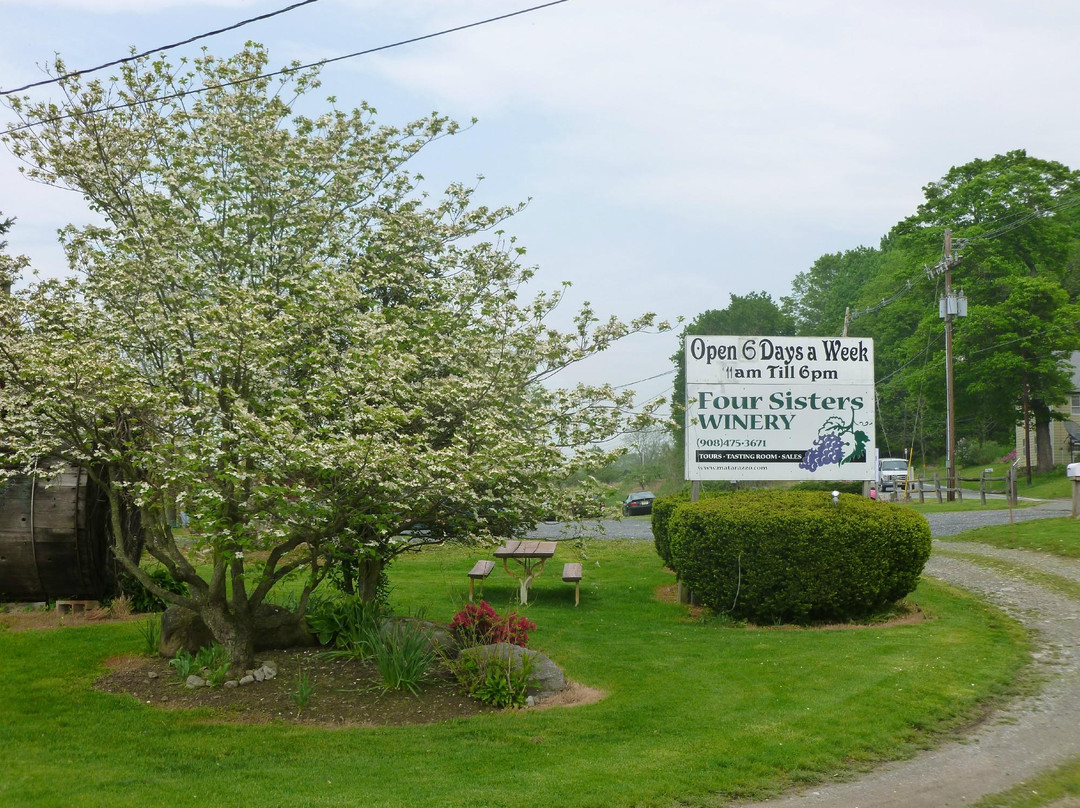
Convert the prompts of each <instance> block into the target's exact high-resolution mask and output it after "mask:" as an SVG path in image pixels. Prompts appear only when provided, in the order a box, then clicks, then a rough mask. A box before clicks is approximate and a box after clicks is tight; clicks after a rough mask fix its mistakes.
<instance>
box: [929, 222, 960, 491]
mask: <svg viewBox="0 0 1080 808" xmlns="http://www.w3.org/2000/svg"><path fill="white" fill-rule="evenodd" d="M957 241H960V242H961V245H962V244H963V242H964V241H966V239H957ZM959 263H960V257H959V256H958V255H956V254H954V253H953V238H952V230H949V229H948V228H946V229H945V256H944V257H943V258H942V259H941V260H940V261H938V263H936V264H935V265H934V266H932V267H926V277H927V278H929V279H930V280H934V279H935V278H939V277H941V276H942V275H944V276H945V296H944V297H943V298H941V299H940V300H939V301H938V316H939V317H942V318H943V319H944V320H945V482H946V485H947V486H948V489H949V501H950V502H952V501H953V500H954V499H955V498H956V490H955V489H956V487H957V483H958V482H959V480H958V479H957V476H956V398H955V395H954V393H953V375H954V374H953V318H954V317H966V316H967V298H966V297H964V291H963V289H961V290H960V293H959V294H956V293H955V292H953V288H952V271H953V267H955V266H956V265H957V264H959Z"/></svg>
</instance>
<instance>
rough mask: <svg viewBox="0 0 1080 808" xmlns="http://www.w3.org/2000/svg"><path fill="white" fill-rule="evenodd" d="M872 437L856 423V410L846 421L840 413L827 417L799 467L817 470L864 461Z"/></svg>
mask: <svg viewBox="0 0 1080 808" xmlns="http://www.w3.org/2000/svg"><path fill="white" fill-rule="evenodd" d="M869 442H870V438H868V437H867V435H866V433H865V432H863V431H862V430H861V429H857V428H856V425H855V410H852V411H851V420H850V421H848V422H845V421H844V419H843V418H841V417H840V416H839V415H833V416H831V417H830V418H828V419H826V421H825V423H823V424H822V425H821V428H820V429H818V436H817V437H816V438H815V439H814V445H813V446H812V447H811V448H810V449H807V450H806V454H804V455H803V459H802V462H801V463H799V468H801V469H806V470H807V471H817V470H818V469H819V468H821V467H822V466H831V465H838V466H839V465H843V464H844V463H850V462H852V461H855V462H864V461H865V460H866V445H867V444H868V443H869Z"/></svg>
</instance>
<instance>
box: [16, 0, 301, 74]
mask: <svg viewBox="0 0 1080 808" xmlns="http://www.w3.org/2000/svg"><path fill="white" fill-rule="evenodd" d="M317 2H319V0H302V2H300V3H293V4H292V5H291V6H287V7H285V8H282V9H278V10H277V11H271V12H269V13H267V14H260V15H259V16H258V17H251V18H249V19H246V20H241V21H240V22H238V23H236V24H234V25H230V26H228V27H227V28H218V29H217V30H216V31H207V32H206V33H205V34H199V35H198V36H193V37H189V38H188V39H183V40H181V41H180V42H174V43H172V44H171V45H162V46H161V47H160V48H151V49H150V50H146V51H143V52H142V53H136V54H132V55H131V56H125V57H124V58H123V59H116V60H114V61H112V62H106V63H105V64H103V65H98V66H97V67H91V68H87V69H86V70H73V71H72V72H70V73H65V74H64V75H62V76H56V77H54V78H51V79H43V80H42V81H35V82H33V83H32V84H24V85H23V86H22V87H16V88H15V89H14V90H0V96H5V95H11V94H12V93H21V92H23V91H24V90H31V89H33V88H34V87H44V86H45V85H47V84H55V83H56V82H58V81H63V80H64V79H70V78H74V77H75V76H85V75H86V74H87V73H97V72H98V71H99V70H104V69H105V68H107V67H115V66H116V65H122V64H124V63H125V62H133V61H135V60H136V59H141V58H143V57H144V56H149V55H150V54H152V53H161V52H162V51H167V50H172V49H173V48H179V47H180V46H181V45H190V44H191V43H192V42H198V41H199V40H200V39H206V38H208V37H212V36H217V35H218V34H224V33H225V32H227V31H235V30H236V29H237V28H242V27H243V26H245V25H250V24H251V23H253V22H261V21H262V20H268V19H270V18H271V17H276V16H277V15H278V14H284V13H285V12H286V11H292V10H293V9H296V8H300V6H307V5H310V4H311V3H317Z"/></svg>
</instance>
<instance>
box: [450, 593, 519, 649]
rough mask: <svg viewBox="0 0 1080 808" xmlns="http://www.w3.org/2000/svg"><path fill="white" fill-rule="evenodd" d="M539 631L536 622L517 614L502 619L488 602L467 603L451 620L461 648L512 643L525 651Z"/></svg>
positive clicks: (453, 634) (451, 632)
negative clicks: (531, 637)
mask: <svg viewBox="0 0 1080 808" xmlns="http://www.w3.org/2000/svg"><path fill="white" fill-rule="evenodd" d="M535 628H536V623H534V622H533V621H532V620H529V619H528V618H527V617H522V616H521V615H519V614H518V613H517V612H510V613H509V614H507V615H506V617H500V616H499V614H498V612H496V611H495V610H494V609H493V608H491V605H490V604H489V603H488V602H487V601H486V600H482V601H480V603H479V605H477V604H475V603H468V604H466V605H465V608H464V609H462V610H461V611H460V612H458V613H457V614H455V615H454V619H453V620H451V621H450V634H451V636H452V637H453V638H454V639H455V640H457V642H458V644H459V645H461V646H471V645H492V644H494V643H497V642H508V643H512V644H514V645H520V646H521V647H522V648H524V647H525V646H526V645H528V643H529V632H530V631H532V630H533V629H535Z"/></svg>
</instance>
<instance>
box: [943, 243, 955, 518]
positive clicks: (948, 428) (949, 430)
mask: <svg viewBox="0 0 1080 808" xmlns="http://www.w3.org/2000/svg"><path fill="white" fill-rule="evenodd" d="M951 299H952V231H951V230H949V229H948V228H945V476H946V478H947V479H948V483H947V484H948V487H949V494H948V497H949V502H952V501H953V500H954V499H956V483H957V479H956V396H955V393H954V391H953V346H952V321H953V313H952V312H951V311H950V310H949V309H950V307H949V301H950V300H951Z"/></svg>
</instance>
